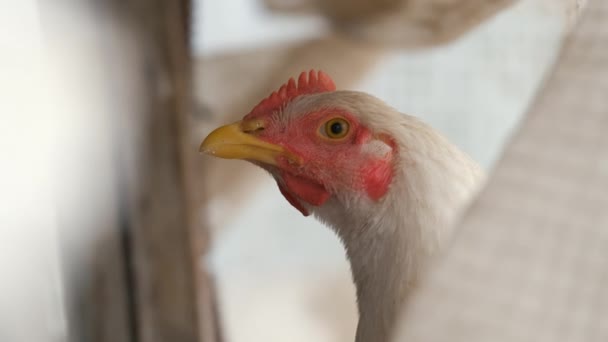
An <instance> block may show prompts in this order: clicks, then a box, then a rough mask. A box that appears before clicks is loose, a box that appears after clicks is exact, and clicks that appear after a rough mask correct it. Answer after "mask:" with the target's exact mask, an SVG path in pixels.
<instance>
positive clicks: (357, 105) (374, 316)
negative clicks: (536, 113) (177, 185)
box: [201, 71, 483, 342]
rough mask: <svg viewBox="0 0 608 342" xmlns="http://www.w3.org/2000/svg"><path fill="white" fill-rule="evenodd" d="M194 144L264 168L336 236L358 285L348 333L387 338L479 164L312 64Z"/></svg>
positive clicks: (368, 339)
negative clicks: (341, 87) (355, 317)
mask: <svg viewBox="0 0 608 342" xmlns="http://www.w3.org/2000/svg"><path fill="white" fill-rule="evenodd" d="M201 151H202V152H205V153H208V154H211V155H213V156H216V157H220V158H231V159H244V160H248V161H250V162H253V163H255V164H257V165H259V166H260V167H262V168H264V169H265V170H267V171H268V172H269V173H270V174H271V175H272V176H273V177H274V178H275V180H276V182H277V184H278V186H279V189H280V191H281V193H282V194H283V195H284V196H285V198H286V199H287V200H288V201H289V203H291V204H292V205H293V206H294V207H295V208H297V209H298V210H299V211H300V212H302V214H304V215H309V214H313V215H314V216H315V217H316V218H317V219H319V220H320V221H322V222H324V223H326V224H327V225H328V226H329V227H331V228H332V229H333V230H334V231H335V232H336V233H337V234H338V236H339V237H340V238H341V240H342V241H343V243H344V246H345V248H346V253H347V256H348V259H349V261H350V265H351V270H352V274H353V280H354V283H355V286H356V292H357V307H358V311H359V323H358V326H357V332H356V342H383V341H388V340H389V338H390V334H391V332H392V330H393V325H394V323H395V319H396V317H397V315H398V313H399V311H400V309H401V306H402V305H403V304H404V302H405V301H406V299H407V297H408V293H409V292H410V290H411V288H412V287H413V286H414V285H415V283H416V279H417V277H418V275H419V274H420V271H421V269H422V267H423V265H424V264H425V262H426V261H427V260H428V259H429V257H430V256H431V255H433V254H434V253H435V252H436V251H437V250H438V249H439V248H440V247H441V246H442V244H443V243H444V242H445V241H446V240H447V239H448V238H449V236H450V233H451V229H450V227H451V226H452V222H453V220H454V219H455V218H456V217H457V215H458V213H459V212H460V211H461V210H462V208H463V206H464V205H466V203H467V202H468V199H469V198H470V197H471V195H472V194H473V193H474V192H475V191H476V189H477V188H478V186H479V184H480V180H481V179H482V177H483V176H482V171H481V170H480V168H479V166H478V165H477V164H476V163H475V162H474V161H473V160H471V158H469V157H468V156H467V155H466V154H465V153H463V152H462V151H460V150H459V149H458V148H457V147H456V146H454V145H453V144H451V143H450V142H449V141H447V140H446V139H445V138H444V137H443V136H441V135H440V134H439V133H438V132H436V131H435V130H434V129H432V128H431V127H429V126H428V125H426V124H424V123H422V122H421V121H420V120H418V119H416V118H414V117H412V116H409V115H404V114H402V113H399V112H398V111H396V110H395V109H393V108H391V107H389V106H388V105H386V104H385V103H383V102H382V101H381V100H379V99H377V98H375V97H373V96H371V95H368V94H365V93H361V92H355V91H336V89H335V85H334V83H333V81H332V80H331V78H330V77H329V76H327V75H326V74H325V73H323V72H320V71H319V72H315V71H310V72H308V73H306V72H304V73H302V74H301V75H300V77H299V79H298V81H297V82H296V81H295V80H294V79H290V80H289V82H287V83H286V84H285V85H283V86H282V87H281V88H280V89H279V90H278V91H276V92H274V93H273V94H271V95H270V96H269V97H268V98H266V99H264V100H263V101H262V102H260V104H258V105H257V106H256V107H255V108H253V110H252V111H251V112H250V113H248V114H247V115H245V117H244V118H243V120H242V121H239V122H236V123H233V124H230V125H226V126H223V127H220V128H218V129H216V130H215V131H213V132H212V133H211V134H209V135H208V136H207V138H206V139H205V140H204V141H203V143H202V145H201Z"/></svg>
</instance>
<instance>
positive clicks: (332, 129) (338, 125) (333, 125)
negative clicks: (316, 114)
mask: <svg viewBox="0 0 608 342" xmlns="http://www.w3.org/2000/svg"><path fill="white" fill-rule="evenodd" d="M348 129H349V125H348V121H346V120H344V119H342V118H335V119H331V120H329V121H327V122H326V123H325V134H326V135H327V136H328V137H330V138H332V139H340V138H344V137H345V136H346V134H348Z"/></svg>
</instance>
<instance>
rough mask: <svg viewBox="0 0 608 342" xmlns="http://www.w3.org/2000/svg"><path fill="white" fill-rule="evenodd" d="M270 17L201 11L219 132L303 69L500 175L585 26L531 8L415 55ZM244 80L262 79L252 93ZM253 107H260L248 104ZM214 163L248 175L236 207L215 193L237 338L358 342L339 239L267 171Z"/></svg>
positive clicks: (531, 2)
mask: <svg viewBox="0 0 608 342" xmlns="http://www.w3.org/2000/svg"><path fill="white" fill-rule="evenodd" d="M275 3H279V4H283V5H284V6H286V7H287V6H295V5H296V4H297V3H298V1H291V2H289V1H284V2H281V1H276V2H275ZM294 3H295V4H294ZM266 5H267V4H265V3H264V2H262V1H250V0H230V1H222V2H219V1H209V0H202V1H199V2H198V3H197V8H196V11H195V18H196V19H197V20H198V26H197V28H196V29H195V32H194V40H193V49H194V52H195V54H196V56H197V63H199V64H198V66H200V69H199V70H198V72H199V73H198V74H197V76H198V77H197V79H198V80H200V83H199V84H198V85H199V88H198V92H197V95H198V96H197V98H198V99H199V101H201V105H203V106H204V110H207V111H209V113H210V115H211V116H212V117H213V119H212V120H210V121H212V124H210V126H209V127H210V128H214V127H217V125H219V124H222V123H226V122H230V121H231V120H232V121H234V120H237V119H239V118H240V117H241V116H243V115H244V114H246V113H247V112H248V110H249V109H250V108H251V107H252V106H253V105H255V104H257V101H259V99H261V98H262V97H263V96H265V94H264V91H261V92H260V87H263V88H265V89H266V91H265V92H266V93H267V94H269V93H270V92H271V91H272V90H274V88H276V87H278V86H280V85H281V84H282V82H284V81H285V80H287V79H288V78H289V77H290V76H291V75H297V74H298V73H299V71H300V70H307V69H310V68H313V67H314V68H318V67H321V68H322V69H323V70H326V71H327V72H328V73H329V74H330V75H331V76H332V77H334V78H335V79H336V82H337V85H338V87H339V88H343V89H356V90H361V91H365V92H369V93H371V94H374V95H375V96H378V97H380V98H381V99H383V100H384V101H386V102H387V103H389V104H390V105H391V106H394V107H395V108H397V109H398V110H399V111H401V112H403V113H408V114H411V115H415V116H418V117H420V118H421V119H423V120H424V121H426V122H428V123H430V124H431V125H432V126H433V127H435V128H437V129H439V130H440V131H441V132H443V133H444V134H445V135H446V136H447V137H448V138H449V139H450V140H451V141H452V142H454V143H455V144H456V145H458V146H459V147H461V148H462V149H463V150H464V151H466V152H467V153H469V154H470V155H471V156H472V157H473V158H474V159H475V160H477V161H478V162H480V163H481V165H482V166H483V167H484V168H485V169H487V170H488V169H490V168H491V167H492V165H493V163H494V162H495V161H496V160H497V158H498V157H499V156H500V154H501V151H502V147H503V145H504V144H505V142H507V140H508V138H509V137H510V135H511V133H512V131H513V129H514V128H515V127H516V125H517V123H518V121H519V119H520V118H521V117H522V115H523V114H524V113H525V111H526V110H527V108H528V106H529V105H530V102H531V100H532V99H533V98H534V95H535V92H536V90H537V89H538V88H539V86H540V84H541V82H542V80H543V78H544V77H545V75H546V73H547V72H548V71H549V70H550V69H551V66H552V65H553V62H554V60H555V58H556V56H557V54H558V52H559V48H560V44H561V42H562V38H563V37H564V34H565V32H566V31H567V28H568V27H569V25H570V20H572V18H571V17H569V12H568V11H565V10H564V7H563V5H560V4H556V3H555V2H552V1H543V0H522V1H519V2H517V3H516V4H514V5H513V6H510V7H508V8H506V9H505V10H504V11H502V12H501V13H500V14H498V15H496V16H493V17H491V18H488V20H487V21H485V22H483V23H481V24H480V25H479V26H478V27H476V29H475V30H474V31H472V32H469V33H467V34H465V35H463V36H462V37H459V38H458V39H455V40H454V41H450V42H449V43H447V44H434V42H433V41H421V42H420V45H430V46H422V47H421V46H415V47H412V48H410V45H409V44H412V45H413V43H411V42H408V41H406V40H405V38H403V40H400V37H398V36H397V37H395V39H394V40H393V41H390V42H380V39H379V38H377V37H371V38H368V39H365V40H363V39H362V40H353V41H351V40H352V39H353V38H351V36H350V35H348V32H347V33H345V32H343V31H339V29H337V30H334V28H333V27H332V24H331V22H330V23H328V21H327V20H324V17H322V16H321V15H319V14H318V13H317V14H315V13H314V12H313V13H297V14H298V15H297V16H294V15H293V14H292V13H290V12H289V11H287V10H285V11H282V12H281V11H278V12H277V11H276V10H275V11H272V9H271V8H268V7H267V6H266ZM293 11H295V10H293ZM285 12H287V13H285ZM402 25H403V26H405V24H404V23H403V24H402ZM403 29H404V30H405V29H406V28H405V27H404V28H403ZM336 31H338V32H336ZM419 39H421V40H423V39H424V38H419ZM381 43H382V44H381ZM242 75H251V76H250V77H249V76H248V78H251V81H247V82H248V83H250V84H244V80H243V78H242ZM278 75H280V76H278ZM235 90H236V92H238V94H239V98H237V99H235V98H234V94H235ZM248 94H252V95H248ZM240 96H247V97H248V98H250V100H248V101H245V102H246V103H244V104H243V105H241V104H240V102H241V101H242V100H241V98H240ZM235 101H236V102H239V103H235ZM207 132H208V131H204V132H203V134H201V135H200V136H204V133H207ZM205 159H207V158H205ZM204 162H206V163H210V164H211V165H209V166H210V167H214V166H216V167H217V168H218V169H219V170H218V171H217V174H218V175H221V174H227V173H228V172H229V171H228V170H231V169H232V170H238V172H239V174H236V175H233V174H228V175H227V176H226V178H228V177H231V178H230V179H231V180H230V182H229V183H231V184H232V183H233V182H234V181H233V180H232V177H236V178H237V179H240V180H241V181H242V182H241V183H239V184H242V186H241V185H233V189H234V190H233V191H234V193H233V194H230V193H229V192H227V191H226V189H225V184H226V183H227V182H228V180H226V181H222V182H219V186H220V189H218V190H214V183H215V184H218V182H217V179H218V176H215V175H214V176H212V177H209V178H208V181H209V182H210V184H208V188H209V189H211V190H212V191H216V193H217V194H216V195H214V196H213V198H212V199H211V200H210V202H209V208H210V209H209V217H210V219H211V222H212V229H213V230H214V236H215V241H214V244H213V248H212V249H211V252H210V254H209V256H208V258H206V262H207V263H208V264H210V265H211V267H212V269H213V271H214V273H215V274H216V277H217V281H218V285H219V289H218V296H219V300H220V308H221V311H222V314H223V316H222V320H223V323H224V327H225V329H224V333H225V334H226V337H227V339H228V340H230V341H243V342H244V341H328V342H329V341H353V340H354V332H355V328H356V323H357V314H356V306H355V302H354V300H353V299H354V298H355V292H354V286H353V285H352V281H351V276H350V271H349V268H348V263H347V261H346V257H345V254H344V250H343V247H342V245H341V243H340V241H339V240H338V238H337V237H336V236H335V235H334V233H333V232H332V231H330V230H328V229H327V228H325V227H324V226H323V225H322V224H320V223H318V222H317V221H316V220H314V219H311V218H305V217H303V216H302V215H301V214H300V213H299V212H297V211H296V210H295V209H293V208H292V207H291V206H290V205H288V204H287V203H286V202H285V200H284V198H283V197H282V195H281V194H280V193H279V191H277V189H276V185H275V184H274V180H272V179H271V178H270V177H267V175H266V174H265V173H264V172H263V171H261V170H259V169H257V168H255V167H249V165H243V164H244V163H241V162H238V161H226V160H221V161H215V160H211V158H209V160H205V161H204ZM213 163H217V165H215V164H213ZM237 182H238V180H237ZM252 183H253V184H254V185H255V186H252ZM216 186H217V185H216ZM243 187H245V188H243ZM240 203H242V204H240ZM235 209H237V210H235ZM296 331H297V334H294V332H296Z"/></svg>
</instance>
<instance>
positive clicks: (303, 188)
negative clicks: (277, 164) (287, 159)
mask: <svg viewBox="0 0 608 342" xmlns="http://www.w3.org/2000/svg"><path fill="white" fill-rule="evenodd" d="M281 176H282V178H283V181H285V186H286V187H287V189H289V191H290V192H291V193H293V194H294V195H296V196H298V197H299V198H301V199H302V200H303V201H305V202H307V203H310V204H311V205H314V206H317V207H318V206H321V205H323V203H325V201H327V200H328V199H329V197H330V194H329V192H328V191H327V190H325V187H323V185H321V184H319V183H315V182H314V181H311V180H308V179H306V178H303V177H298V176H294V175H292V174H289V173H287V172H284V173H283V174H282V175H281Z"/></svg>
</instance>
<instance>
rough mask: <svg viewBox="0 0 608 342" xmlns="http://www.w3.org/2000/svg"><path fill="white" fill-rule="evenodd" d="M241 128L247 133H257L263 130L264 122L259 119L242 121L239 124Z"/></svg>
mask: <svg viewBox="0 0 608 342" xmlns="http://www.w3.org/2000/svg"><path fill="white" fill-rule="evenodd" d="M241 129H242V130H243V132H244V133H247V134H254V135H256V134H259V133H261V132H262V131H263V130H264V122H262V121H261V120H251V121H244V122H243V123H242V124H241Z"/></svg>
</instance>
